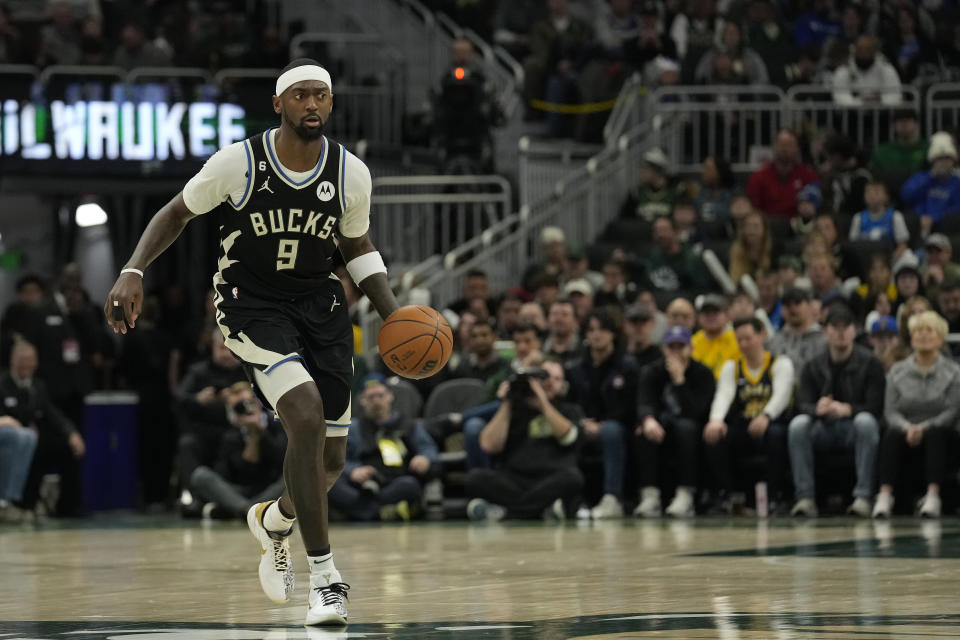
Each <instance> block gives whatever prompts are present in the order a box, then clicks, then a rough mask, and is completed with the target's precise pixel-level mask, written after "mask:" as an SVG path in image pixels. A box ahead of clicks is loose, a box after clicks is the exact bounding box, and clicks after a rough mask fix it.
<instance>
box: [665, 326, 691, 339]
mask: <svg viewBox="0 0 960 640" xmlns="http://www.w3.org/2000/svg"><path fill="white" fill-rule="evenodd" d="M663 344H690V330H689V329H687V328H686V327H682V326H680V325H678V324H677V325H674V326H672V327H670V328H669V329H667V332H666V333H664V334H663Z"/></svg>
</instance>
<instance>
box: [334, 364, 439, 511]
mask: <svg viewBox="0 0 960 640" xmlns="http://www.w3.org/2000/svg"><path fill="white" fill-rule="evenodd" d="M360 405H361V407H362V410H363V412H362V414H361V415H360V416H357V417H354V418H353V420H352V421H351V424H350V432H349V435H348V436H347V456H346V463H345V464H344V467H343V473H342V474H341V475H340V477H339V478H337V481H336V482H335V483H334V485H333V487H332V488H331V489H330V493H329V500H330V506H332V507H333V508H335V509H338V510H340V511H342V512H344V513H345V514H346V515H347V516H349V517H350V518H351V519H354V520H377V519H378V518H379V519H380V520H396V519H397V518H399V519H402V520H409V519H410V518H411V517H413V516H415V515H416V514H417V512H418V511H419V508H420V501H421V495H422V491H423V490H422V485H423V482H424V481H425V480H427V479H428V478H429V477H430V475H431V474H432V473H433V472H434V470H435V466H436V464H437V460H438V457H439V454H438V453H437V446H436V444H434V442H433V439H432V438H431V437H430V435H429V434H428V433H427V431H426V429H424V427H423V425H422V424H421V423H420V422H418V421H415V420H412V419H411V418H410V417H409V416H404V415H402V414H401V413H400V412H399V411H397V410H395V409H394V407H393V393H392V392H391V391H390V389H389V387H387V385H386V378H384V376H383V375H381V374H379V373H371V374H370V375H368V376H367V377H366V378H365V379H364V381H363V392H362V393H361V394H360Z"/></svg>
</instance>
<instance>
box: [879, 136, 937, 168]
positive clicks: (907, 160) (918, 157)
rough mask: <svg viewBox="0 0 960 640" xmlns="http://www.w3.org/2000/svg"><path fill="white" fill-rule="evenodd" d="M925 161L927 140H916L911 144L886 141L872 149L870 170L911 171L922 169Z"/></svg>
mask: <svg viewBox="0 0 960 640" xmlns="http://www.w3.org/2000/svg"><path fill="white" fill-rule="evenodd" d="M926 162H927V141H926V140H918V141H916V142H914V143H912V144H906V145H904V144H900V143H899V142H887V143H886V144H882V145H880V146H879V147H877V148H876V149H874V151H873V155H872V156H870V170H871V171H873V172H874V173H897V172H909V173H913V172H915V171H919V170H921V169H923V167H924V165H925V164H926Z"/></svg>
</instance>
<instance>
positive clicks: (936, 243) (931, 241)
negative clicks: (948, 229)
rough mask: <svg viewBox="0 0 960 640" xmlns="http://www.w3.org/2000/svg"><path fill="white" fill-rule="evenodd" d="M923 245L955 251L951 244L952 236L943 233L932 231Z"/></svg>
mask: <svg viewBox="0 0 960 640" xmlns="http://www.w3.org/2000/svg"><path fill="white" fill-rule="evenodd" d="M923 246H925V247H934V248H937V249H940V251H953V247H952V246H951V245H950V238H948V237H947V236H945V235H943V234H942V233H931V234H930V235H929V236H927V241H926V242H925V243H924V244H923Z"/></svg>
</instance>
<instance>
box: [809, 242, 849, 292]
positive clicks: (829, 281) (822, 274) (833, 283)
mask: <svg viewBox="0 0 960 640" xmlns="http://www.w3.org/2000/svg"><path fill="white" fill-rule="evenodd" d="M807 277H808V278H810V284H811V285H812V287H813V297H814V298H815V299H819V300H823V299H824V298H825V297H826V296H827V295H829V294H831V293H840V292H841V288H842V286H843V281H842V280H840V278H839V277H838V276H837V270H836V268H835V267H834V266H833V258H831V257H830V256H829V255H827V254H825V253H821V254H819V255H816V256H814V257H813V258H812V259H811V260H810V262H809V263H808V264H807Z"/></svg>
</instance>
